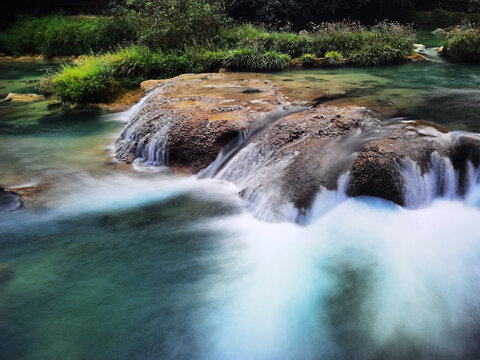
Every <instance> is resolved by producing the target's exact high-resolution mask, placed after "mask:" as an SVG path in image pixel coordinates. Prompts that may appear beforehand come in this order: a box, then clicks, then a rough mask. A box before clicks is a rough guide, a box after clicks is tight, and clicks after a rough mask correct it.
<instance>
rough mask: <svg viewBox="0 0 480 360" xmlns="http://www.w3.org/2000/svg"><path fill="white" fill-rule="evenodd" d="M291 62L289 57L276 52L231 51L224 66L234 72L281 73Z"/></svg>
mask: <svg viewBox="0 0 480 360" xmlns="http://www.w3.org/2000/svg"><path fill="white" fill-rule="evenodd" d="M289 60H290V57H289V56H288V55H284V54H278V53H276V52H274V51H269V52H266V53H263V54H262V53H259V52H256V51H254V50H252V49H239V50H232V51H230V52H229V53H228V54H227V55H226V57H225V61H224V66H225V67H227V68H229V69H232V70H243V71H254V72H255V71H258V72H262V71H280V70H282V69H283V68H284V67H285V65H286V63H287V62H288V61H289Z"/></svg>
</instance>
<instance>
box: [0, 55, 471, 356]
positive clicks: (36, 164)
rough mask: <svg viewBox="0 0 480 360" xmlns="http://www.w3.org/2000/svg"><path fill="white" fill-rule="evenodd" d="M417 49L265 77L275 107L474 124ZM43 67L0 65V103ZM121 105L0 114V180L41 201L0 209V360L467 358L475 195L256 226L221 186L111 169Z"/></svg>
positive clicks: (456, 93) (450, 68)
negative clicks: (325, 103)
mask: <svg viewBox="0 0 480 360" xmlns="http://www.w3.org/2000/svg"><path fill="white" fill-rule="evenodd" d="M427 52H428V54H429V56H430V57H431V59H432V62H431V63H428V64H405V65H399V66H392V67H382V68H372V69H359V68H344V69H338V70H295V71H288V72H283V73H280V74H272V75H269V76H271V77H272V78H274V79H275V81H277V82H279V83H284V84H285V85H284V87H285V91H286V92H287V94H289V95H291V96H292V97H293V96H296V97H298V98H302V96H305V97H315V95H316V94H327V95H331V96H333V97H337V98H338V99H339V101H343V102H350V101H352V102H357V103H358V102H370V103H371V102H372V101H374V102H377V103H378V104H384V103H386V102H388V101H389V100H391V101H390V102H389V103H393V104H394V105H392V106H395V107H396V108H398V110H397V114H400V115H401V116H405V117H408V118H412V119H424V120H430V121H434V122H437V123H439V124H441V125H443V126H445V127H447V128H448V129H449V130H462V131H473V132H480V118H479V115H478V114H480V101H478V100H479V99H480V68H479V67H473V66H467V65H459V64H452V63H448V62H446V61H444V60H442V59H440V58H439V57H438V56H437V55H436V54H435V51H434V49H427ZM47 67H48V66H46V65H38V64H37V65H0V94H2V95H6V94H7V93H9V92H31V91H34V88H32V86H31V84H30V83H29V82H28V81H29V80H32V79H37V78H39V77H40V76H42V74H43V71H44V70H45V69H46V68H47ZM284 80H285V81H284ZM342 95H343V96H342ZM2 97H3V96H2ZM133 111H134V110H131V111H127V112H125V113H119V114H104V113H101V112H97V111H92V110H90V111H87V110H69V109H67V108H62V107H53V108H52V107H49V105H48V103H47V102H44V101H37V102H30V103H20V104H15V103H7V104H1V105H0V169H1V172H0V184H3V185H4V186H7V185H8V186H31V185H35V184H49V188H48V191H47V194H46V196H45V198H46V199H45V203H44V204H43V208H42V209H37V210H36V211H23V212H16V213H11V214H0V263H2V264H6V265H8V266H9V267H10V268H11V270H12V271H13V275H12V276H11V278H10V279H9V280H7V281H4V282H2V283H0V358H1V359H4V360H9V359H35V360H42V359H65V360H67V359H72V360H74V359H222V360H223V359H348V360H350V359H361V360H363V359H453V358H455V359H477V358H479V356H480V355H479V354H480V297H479V294H480V261H479V260H480V236H479V234H478V223H479V220H480V185H477V186H474V187H472V189H471V190H470V193H469V194H467V195H466V196H465V199H462V200H446V199H438V200H437V201H435V202H433V203H432V204H430V205H428V206H426V207H423V208H420V209H415V210H411V209H405V208H401V207H399V206H397V205H394V204H392V203H390V202H388V201H385V200H381V199H376V198H367V197H365V198H357V199H348V198H345V197H338V200H337V203H336V205H335V206H333V207H332V208H331V209H329V211H326V212H321V213H319V215H318V216H316V217H315V218H313V219H311V220H310V222H309V225H308V226H307V225H304V226H301V225H299V224H295V223H290V222H282V223H269V222H264V221H260V220H257V219H256V218H255V217H254V216H253V215H252V214H251V212H249V211H248V210H247V207H246V204H244V203H243V202H242V201H241V200H240V199H239V197H238V195H237V192H238V189H236V188H235V186H233V185H231V184H229V183H227V182H225V181H220V180H212V179H205V180H198V179H196V178H194V177H179V176H176V175H172V174H170V173H169V172H168V169H162V168H160V169H152V168H140V169H138V170H136V171H131V170H122V169H118V167H117V166H116V164H114V163H112V161H111V151H112V148H111V144H112V143H113V142H114V140H115V138H116V137H117V136H118V134H119V133H120V132H121V130H122V129H123V127H124V126H125V123H126V121H128V119H129V117H130V116H131V115H132V112H133Z"/></svg>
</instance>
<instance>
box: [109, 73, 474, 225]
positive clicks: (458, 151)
mask: <svg viewBox="0 0 480 360" xmlns="http://www.w3.org/2000/svg"><path fill="white" fill-rule="evenodd" d="M142 89H143V91H144V92H146V93H147V94H148V96H147V98H145V100H144V103H143V105H142V106H141V107H140V110H139V111H138V113H137V114H136V115H135V116H134V117H133V118H132V120H131V121H130V123H129V124H128V125H127V127H126V128H125V130H124V131H123V133H122V135H121V136H120V138H119V139H118V140H117V141H116V144H115V150H116V157H117V159H118V160H120V161H121V162H124V163H132V162H137V163H140V164H146V165H155V166H169V167H170V168H172V169H173V170H177V171H182V172H185V173H190V174H199V176H201V177H214V178H218V179H223V180H228V181H230V182H233V183H234V184H236V185H237V186H238V188H239V190H240V195H241V196H242V197H243V198H245V199H246V200H248V203H249V204H251V205H252V209H253V211H254V212H255V214H256V215H257V216H258V217H260V218H265V219H269V220H272V219H281V220H285V219H292V220H295V219H298V217H300V216H303V215H305V214H306V213H307V212H308V209H310V208H311V207H312V205H313V203H314V201H315V198H316V196H317V195H318V194H319V193H320V192H323V191H326V192H328V191H335V190H337V189H338V188H339V186H340V187H342V186H345V189H344V190H343V189H342V191H346V193H347V194H348V195H350V196H361V195H370V196H378V197H381V198H384V199H388V200H391V201H393V202H395V203H397V204H400V205H407V206H418V205H421V204H423V203H424V202H427V201H429V200H431V198H433V197H434V196H437V195H438V196H444V195H445V196H447V195H449V194H450V195H451V196H461V195H462V194H464V193H465V191H466V189H467V188H468V186H470V185H471V183H472V181H476V180H472V179H474V177H473V176H472V171H477V169H478V167H479V165H480V164H479V163H480V138H479V137H478V136H476V135H472V134H465V133H461V134H460V133H459V134H452V133H448V131H447V130H446V129H444V128H442V127H440V126H438V125H435V124H432V123H428V122H425V121H405V120H402V119H394V120H391V121H381V120H379V119H377V118H376V117H375V116H374V113H372V112H370V111H368V110H367V109H366V108H365V107H360V106H357V107H355V106H342V107H338V106H332V105H329V106H327V105H325V104H323V105H321V104H318V103H317V104H315V103H311V104H310V106H305V105H303V106H300V105H295V104H291V103H290V102H289V101H288V99H287V98H286V97H285V96H284V95H283V94H282V93H281V92H280V91H279V89H278V88H277V87H276V86H275V84H274V83H273V82H271V81H268V80H266V79H264V78H261V77H260V78H259V77H258V75H257V74H241V73H224V74H198V75H191V74H190V75H183V76H180V77H177V78H173V79H169V80H161V81H149V82H145V83H144V84H142ZM299 104H300V103H299ZM303 104H304V103H303ZM347 174H348V176H347ZM412 189H413V191H417V190H418V191H419V192H421V194H420V195H419V194H417V193H415V192H412ZM452 189H453V190H452ZM415 199H420V200H419V201H418V202H415V201H416V200H415ZM292 214H293V215H292ZM292 216H293V217H296V218H292Z"/></svg>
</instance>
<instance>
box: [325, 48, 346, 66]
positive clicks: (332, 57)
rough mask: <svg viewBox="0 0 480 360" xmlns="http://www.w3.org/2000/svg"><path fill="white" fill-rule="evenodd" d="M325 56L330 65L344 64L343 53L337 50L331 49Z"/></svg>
mask: <svg viewBox="0 0 480 360" xmlns="http://www.w3.org/2000/svg"><path fill="white" fill-rule="evenodd" d="M325 58H326V59H327V65H330V66H340V65H343V63H344V59H343V56H342V54H340V53H339V52H337V51H329V52H327V53H326V54H325Z"/></svg>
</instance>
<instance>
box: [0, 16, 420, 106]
mask: <svg viewBox="0 0 480 360" xmlns="http://www.w3.org/2000/svg"><path fill="white" fill-rule="evenodd" d="M51 19H53V17H52V18H51ZM59 19H60V20H61V21H67V22H69V21H70V22H71V21H73V20H66V19H65V18H62V17H60V18H59ZM62 19H63V20H62ZM84 20H85V21H86V22H87V23H88V21H98V22H99V23H103V22H104V21H110V20H111V19H110V20H109V19H107V18H95V19H94V20H92V19H88V20H86V19H78V20H75V21H80V23H83V21H84ZM45 21H46V20H45ZM111 21H113V20H111ZM27 23H28V24H31V22H27ZM77 25H78V24H76V26H77ZM81 26H84V25H81ZM85 26H86V25H85ZM59 28H60V29H66V28H67V27H66V26H64V25H59ZM93 28H95V27H93ZM25 31H26V30H25ZM29 31H30V30H29ZM67 32H68V36H66V37H64V38H62V39H64V40H63V41H64V42H65V44H64V47H63V50H62V51H61V52H64V51H68V50H67V49H69V47H70V46H71V47H76V46H77V45H75V44H77V43H78V44H80V43H82V42H81V41H80V40H79V39H85V41H84V43H82V44H83V45H81V46H80V45H78V48H76V50H75V51H76V52H74V53H73V54H78V53H79V52H84V51H86V52H88V51H94V50H93V48H94V47H93V45H92V43H91V42H88V41H87V40H86V39H90V38H93V37H94V36H93V33H89V32H88V31H87V30H82V31H78V34H77V35H74V34H73V32H74V30H68V31H67ZM51 33H52V34H58V33H59V31H57V30H56V28H55V27H53V26H52V30H51ZM48 34H49V33H48ZM48 34H47V35H45V34H43V35H42V36H44V37H45V38H48V39H50V38H52V39H55V38H56V37H55V36H53V35H48ZM88 34H90V35H88ZM80 35H81V36H80ZM1 39H2V38H1V37H0V44H2V42H1ZM414 39H415V36H414V33H413V31H412V29H411V28H409V27H405V26H401V25H399V24H397V23H385V22H382V23H379V24H377V25H376V26H373V27H364V26H361V25H359V24H358V23H354V22H342V23H324V24H321V25H318V26H317V28H315V29H313V30H312V31H311V32H309V33H306V32H302V34H297V33H293V32H279V31H274V32H268V31H266V30H265V29H264V28H262V27H255V26H253V25H251V24H246V25H242V26H236V27H230V28H224V29H223V30H222V31H221V32H220V35H219V36H218V37H215V38H214V39H210V40H208V41H205V42H200V43H198V44H195V45H189V46H187V45H186V44H182V43H179V44H178V46H177V48H176V49H169V50H165V49H163V47H157V48H152V46H147V45H130V46H124V47H118V48H117V50H116V51H113V52H111V50H110V51H108V50H107V52H103V54H100V55H96V56H94V55H92V56H89V57H88V58H87V59H86V60H85V61H83V62H81V63H80V64H78V65H67V66H64V67H63V68H62V69H61V70H60V71H59V72H57V73H55V74H53V75H51V76H47V77H46V78H45V79H44V80H43V82H42V86H41V88H42V90H43V91H44V92H45V93H49V92H51V93H54V94H55V95H56V96H58V97H59V98H61V99H62V100H63V101H69V102H100V101H107V100H110V99H113V98H114V97H115V95H116V94H117V92H118V89H120V88H133V87H137V86H138V85H139V84H140V83H141V82H142V81H144V80H147V79H159V78H169V77H173V76H176V75H179V74H183V73H201V72H211V71H217V70H218V69H219V68H220V67H226V68H228V69H231V70H235V71H252V72H269V71H280V70H282V69H284V68H285V67H286V66H287V65H288V63H289V61H290V59H291V58H297V59H300V60H301V61H303V62H304V65H305V66H309V65H312V66H313V65H315V64H316V57H317V56H318V57H326V58H327V61H326V63H327V65H330V66H340V65H344V64H345V63H350V64H352V65H359V66H376V65H383V64H390V63H395V62H399V61H402V60H404V58H405V56H407V55H410V54H411V53H412V51H413V44H414ZM137 40H138V42H139V43H142V38H141V37H140V38H139V39H137ZM41 43H42V44H44V45H45V44H49V42H45V41H43V42H41ZM72 44H73V45H72ZM95 44H97V45H95V46H96V47H95V49H99V48H109V46H108V44H106V43H105V44H103V45H101V46H100V45H98V44H99V43H98V42H95ZM49 46H50V45H49ZM29 47H31V45H28V46H27V45H25V47H24V48H29ZM60 48H61V47H60ZM72 51H73V50H72ZM49 53H52V51H49ZM70 54H72V53H70Z"/></svg>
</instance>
